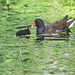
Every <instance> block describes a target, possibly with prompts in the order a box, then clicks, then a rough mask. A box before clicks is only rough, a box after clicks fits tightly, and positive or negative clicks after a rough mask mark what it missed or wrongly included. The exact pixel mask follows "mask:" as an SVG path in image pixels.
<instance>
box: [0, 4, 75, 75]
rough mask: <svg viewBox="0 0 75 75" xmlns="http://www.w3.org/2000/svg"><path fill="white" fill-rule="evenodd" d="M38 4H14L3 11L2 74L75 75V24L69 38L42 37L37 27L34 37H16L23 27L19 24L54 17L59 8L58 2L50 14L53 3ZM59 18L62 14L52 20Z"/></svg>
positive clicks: (0, 13) (0, 20) (0, 27)
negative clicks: (52, 14)
mask: <svg viewBox="0 0 75 75" xmlns="http://www.w3.org/2000/svg"><path fill="white" fill-rule="evenodd" d="M34 6H36V5H35V4H31V5H28V7H27V6H23V5H21V6H19V7H18V6H14V5H12V6H10V10H9V11H8V10H6V9H7V8H4V9H5V10H4V9H1V10H0V75H6V74H7V75H50V74H53V75H74V74H75V32H74V31H75V30H74V29H75V26H74V27H73V28H72V29H71V31H72V34H71V35H70V36H69V37H68V38H55V37H48V36H46V37H44V39H40V38H37V36H36V28H33V29H31V30H30V31H31V34H30V35H28V36H30V38H25V37H17V36H16V32H17V31H18V30H21V29H16V27H19V26H24V25H31V24H33V22H34V20H35V19H36V18H41V19H43V20H44V21H45V20H46V19H49V20H50V17H51V13H52V11H53V12H54V11H55V10H56V9H57V8H56V7H55V5H54V6H52V7H54V9H52V11H51V13H49V7H51V5H49V4H47V5H39V7H38V5H37V6H36V8H35V7H34ZM45 6H46V7H45ZM47 6H49V7H47ZM43 7H44V8H43ZM41 8H42V9H41ZM46 11H48V12H47V14H46V13H45V12H46ZM58 11H59V8H58ZM62 12H64V10H61V9H60V13H58V14H59V15H60V14H62ZM54 14H56V13H54ZM58 14H57V15H58ZM42 15H43V16H42ZM46 15H47V16H46ZM49 15H50V16H49ZM52 17H53V16H52ZM54 17H55V16H54ZM53 19H54V20H53ZM57 19H62V18H60V16H58V18H52V20H53V21H52V20H50V21H49V20H48V22H54V21H56V20H57ZM23 30H24V28H23ZM39 39H40V40H39Z"/></svg>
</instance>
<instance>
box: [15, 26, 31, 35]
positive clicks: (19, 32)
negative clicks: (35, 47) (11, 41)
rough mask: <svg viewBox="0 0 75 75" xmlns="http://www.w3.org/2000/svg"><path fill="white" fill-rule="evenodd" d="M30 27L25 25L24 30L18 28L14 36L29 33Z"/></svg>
mask: <svg viewBox="0 0 75 75" xmlns="http://www.w3.org/2000/svg"><path fill="white" fill-rule="evenodd" d="M29 29H30V27H26V28H25V30H20V31H18V32H17V33H16V36H21V35H27V34H31V32H30V30H29Z"/></svg>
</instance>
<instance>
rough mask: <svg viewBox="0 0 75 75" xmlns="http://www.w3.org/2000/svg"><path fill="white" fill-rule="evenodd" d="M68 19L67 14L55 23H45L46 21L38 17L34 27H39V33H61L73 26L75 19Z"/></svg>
mask: <svg viewBox="0 0 75 75" xmlns="http://www.w3.org/2000/svg"><path fill="white" fill-rule="evenodd" d="M67 20H68V15H66V16H65V18H64V19H63V20H61V21H57V22H54V23H49V24H44V22H43V21H42V20H41V19H36V20H35V21H34V23H33V25H32V27H34V26H36V27H37V33H36V34H37V35H38V34H44V33H57V32H58V33H60V32H62V31H63V32H64V31H67V30H70V28H71V27H72V26H73V23H74V22H75V19H72V20H70V21H69V22H67Z"/></svg>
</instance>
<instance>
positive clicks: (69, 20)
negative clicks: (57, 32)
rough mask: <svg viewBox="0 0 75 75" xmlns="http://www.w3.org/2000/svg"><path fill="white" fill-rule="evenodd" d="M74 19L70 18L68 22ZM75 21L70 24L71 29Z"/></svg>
mask: <svg viewBox="0 0 75 75" xmlns="http://www.w3.org/2000/svg"><path fill="white" fill-rule="evenodd" d="M72 20H73V19H71V20H69V21H67V22H70V21H72ZM74 22H75V21H73V22H72V23H71V24H70V26H69V29H70V28H71V27H72V26H73V25H74Z"/></svg>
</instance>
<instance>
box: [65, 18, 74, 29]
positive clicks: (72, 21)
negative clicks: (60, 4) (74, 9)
mask: <svg viewBox="0 0 75 75" xmlns="http://www.w3.org/2000/svg"><path fill="white" fill-rule="evenodd" d="M74 23H75V18H74V19H71V20H69V21H67V24H66V27H67V28H69V29H71V27H72V26H73V25H74Z"/></svg>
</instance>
